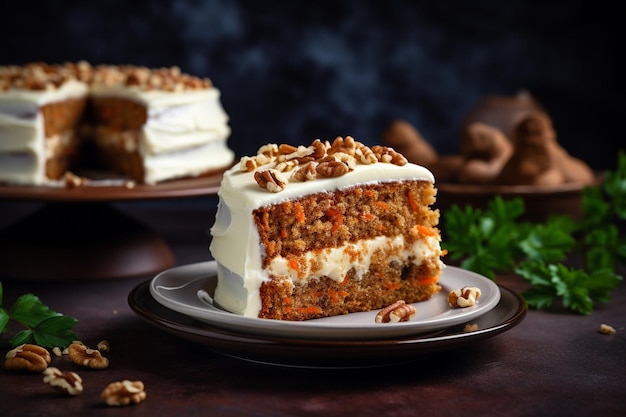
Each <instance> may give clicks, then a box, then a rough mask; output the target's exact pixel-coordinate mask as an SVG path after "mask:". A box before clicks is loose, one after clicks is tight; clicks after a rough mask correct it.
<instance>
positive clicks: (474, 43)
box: [0, 0, 626, 169]
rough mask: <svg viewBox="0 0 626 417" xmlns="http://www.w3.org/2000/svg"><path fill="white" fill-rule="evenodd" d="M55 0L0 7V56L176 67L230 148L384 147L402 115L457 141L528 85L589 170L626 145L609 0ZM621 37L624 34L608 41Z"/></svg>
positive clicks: (618, 46) (435, 136) (450, 147)
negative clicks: (496, 101)
mask: <svg viewBox="0 0 626 417" xmlns="http://www.w3.org/2000/svg"><path fill="white" fill-rule="evenodd" d="M601 3H602V2H593V3H591V2H587V3H583V2H569V1H563V0H549V1H543V2H535V1H530V2H529V1H520V0H516V1H507V2H504V1H481V2H473V1H472V2H470V1H428V2H416V1H370V2H367V1H356V0H355V1H349V0H346V1H333V2H325V1H311V2H300V1H227V0H215V1H209V0H206V1H201V0H195V1H194V0H178V1H177V0H162V1H157V0H149V1H146V0H136V1H126V0H115V1H99V2H89V1H80V0H57V1H44V2H27V1H26V2H22V1H17V0H14V1H10V0H8V1H7V0H2V1H1V2H0V4H1V6H0V13H1V16H0V37H1V38H2V39H3V41H2V42H1V43H0V63H1V64H22V63H25V62H29V61H47V62H63V61H75V60H80V59H85V60H88V61H90V62H92V63H94V64H99V63H110V64H122V63H126V64H137V65H147V66H171V65H177V66H180V67H181V69H182V70H183V71H185V72H189V73H192V74H195V75H200V76H206V77H209V78H211V79H212V80H213V82H214V84H215V85H216V86H217V87H218V88H220V90H221V91H222V101H223V104H224V107H225V108H226V111H227V112H228V113H229V115H230V117H231V125H232V129H233V133H232V136H231V139H230V142H229V143H230V146H231V147H232V148H233V149H235V151H236V152H237V153H238V154H239V155H241V154H244V153H246V154H247V153H254V152H256V150H257V148H258V147H259V146H260V145H261V144H264V143H267V142H278V143H280V142H290V143H294V144H308V143H310V142H311V141H312V140H313V139H315V138H317V137H320V138H323V139H332V138H334V137H335V136H336V135H342V136H343V135H353V136H354V137H355V138H356V139H357V140H361V141H363V142H365V143H367V144H373V143H377V142H380V134H381V132H382V130H383V129H384V128H385V127H386V126H387V125H388V124H389V122H390V121H391V120H393V119H396V118H404V119H406V120H408V121H410V122H411V123H413V124H414V125H415V126H416V127H417V128H418V129H419V130H420V131H421V133H422V134H423V135H424V136H425V137H426V138H427V139H428V140H429V141H430V142H431V143H432V144H433V145H434V146H435V148H436V149H437V150H438V151H439V152H440V153H455V152H456V151H457V150H458V147H457V146H458V131H459V127H460V121H461V119H462V117H463V116H464V115H465V114H466V113H467V112H468V110H469V109H471V108H472V106H473V105H474V104H475V103H476V102H477V101H478V100H479V99H480V98H482V97H484V96H486V95H491V94H514V93H515V92H516V91H518V90H520V89H526V90H528V91H529V92H530V93H531V94H533V95H534V96H535V97H536V98H537V99H538V100H539V101H540V102H541V103H542V104H543V105H544V107H545V108H546V109H547V110H548V112H549V113H550V115H551V116H552V118H553V121H554V124H555V128H556V130H557V133H558V134H559V137H558V139H559V141H560V143H561V144H562V145H563V146H564V147H565V148H566V149H567V150H569V151H570V153H572V154H573V155H575V156H578V157H580V158H582V159H584V160H585V161H587V162H588V163H589V164H590V165H591V166H592V167H593V168H595V169H607V168H612V167H613V166H614V165H615V162H616V153H617V150H618V149H621V148H626V141H625V140H624V135H623V134H622V133H621V131H622V129H621V122H622V120H621V119H622V118H623V115H624V114H625V112H624V110H625V108H624V107H625V106H624V98H623V97H622V96H621V95H622V94H621V93H622V88H621V87H622V85H623V83H622V81H621V77H620V78H618V66H617V60H618V59H620V54H623V52H624V51H623V43H621V40H620V37H621V35H622V33H623V30H622V29H621V27H620V26H622V24H623V22H622V20H623V19H622V18H621V17H619V16H623V15H621V14H620V13H618V12H617V10H616V7H617V2H612V3H609V5H608V6H607V5H603V4H601ZM618 42H620V43H618Z"/></svg>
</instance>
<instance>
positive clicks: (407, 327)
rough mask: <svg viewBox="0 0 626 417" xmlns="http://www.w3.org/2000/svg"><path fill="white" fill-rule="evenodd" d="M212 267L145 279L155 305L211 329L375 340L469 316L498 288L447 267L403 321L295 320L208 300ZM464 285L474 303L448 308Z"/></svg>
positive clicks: (491, 300)
mask: <svg viewBox="0 0 626 417" xmlns="http://www.w3.org/2000/svg"><path fill="white" fill-rule="evenodd" d="M216 271H217V264H216V262H215V261H210V262H201V263H195V264H190V265H185V266H179V267H175V268H171V269H168V270H166V271H163V272H161V273H160V274H158V275H157V276H155V277H154V278H153V279H152V280H151V281H150V286H149V289H150V294H151V295H152V297H153V298H154V299H155V300H156V301H157V302H158V303H159V304H161V305H163V306H165V307H167V308H169V309H171V310H174V311H176V312H178V313H181V314H184V315H187V316H189V317H192V318H194V319H196V320H199V321H202V322H205V323H209V324H211V325H212V326H214V327H217V328H221V329H225V330H230V331H236V332H238V333H244V334H253V335H259V336H271V337H287V338H292V339H294V338H295V339H317V340H320V339H323V340H381V339H389V338H399V337H408V336H411V335H417V334H424V333H428V332H435V331H438V330H443V329H446V328H448V327H451V326H454V325H457V324H462V323H465V322H468V321H470V320H473V319H475V318H477V317H479V316H481V315H483V314H485V313H487V312H489V311H490V310H491V309H493V308H494V307H495V306H496V305H497V304H498V302H499V301H500V288H499V287H498V286H497V285H496V284H495V283H494V282H493V281H492V280H490V279H488V278H485V277H483V276H481V275H478V274H476V273H474V272H470V271H466V270H463V269H460V268H456V267H451V266H447V267H446V268H445V269H444V272H443V274H442V275H441V277H440V279H439V284H440V285H441V287H442V290H441V291H440V292H439V293H438V294H436V295H434V296H433V297H432V298H431V299H430V300H428V301H423V302H420V303H415V304H413V306H415V308H416V310H417V313H416V315H415V317H413V318H412V319H411V320H410V321H407V322H401V323H376V322H375V321H374V317H375V316H376V313H377V311H369V312H363V313H351V314H346V315H342V316H335V317H327V318H322V319H314V320H307V321H299V322H293V321H282V320H270V319H260V318H255V317H244V316H241V315H237V314H233V313H230V312H228V311H225V310H223V309H221V308H219V307H217V306H216V305H215V304H214V303H213V299H212V296H213V292H214V290H215V286H216V285H217V272H216ZM466 286H471V287H478V288H479V289H480V291H481V296H480V298H479V300H478V302H477V303H476V304H475V305H473V306H471V307H466V308H451V307H450V306H449V305H448V293H449V292H450V291H452V290H454V289H458V288H462V287H466Z"/></svg>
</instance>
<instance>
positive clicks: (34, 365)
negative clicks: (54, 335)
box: [4, 343, 52, 372]
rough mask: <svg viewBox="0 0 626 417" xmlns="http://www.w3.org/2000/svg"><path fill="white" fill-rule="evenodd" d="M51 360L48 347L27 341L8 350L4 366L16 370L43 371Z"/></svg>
mask: <svg viewBox="0 0 626 417" xmlns="http://www.w3.org/2000/svg"><path fill="white" fill-rule="evenodd" d="M51 360H52V358H51V357H50V352H48V350H47V349H46V348H44V347H42V346H38V345H33V344H30V343H26V344H23V345H19V346H17V347H16V348H14V349H11V350H10V351H8V352H7V354H6V361H5V362H4V367H5V368H6V369H7V370H9V371H16V372H21V371H24V372H43V371H45V370H46V368H47V367H48V364H49V363H50V361H51Z"/></svg>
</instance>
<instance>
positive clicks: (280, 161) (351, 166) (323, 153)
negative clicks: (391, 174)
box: [239, 136, 408, 192]
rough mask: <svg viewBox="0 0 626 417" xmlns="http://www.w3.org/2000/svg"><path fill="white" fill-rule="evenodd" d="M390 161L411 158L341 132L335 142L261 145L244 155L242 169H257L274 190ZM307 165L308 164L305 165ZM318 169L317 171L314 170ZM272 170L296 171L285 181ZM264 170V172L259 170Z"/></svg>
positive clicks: (257, 175) (257, 177) (400, 162)
mask: <svg viewBox="0 0 626 417" xmlns="http://www.w3.org/2000/svg"><path fill="white" fill-rule="evenodd" d="M378 162H380V163H390V164H394V165H398V166H403V165H406V164H407V163H408V161H407V159H406V158H405V157H404V156H403V155H402V154H400V153H398V152H396V151H395V150H394V149H393V148H390V147H387V146H379V145H376V146H373V147H372V148H369V147H367V146H366V145H364V144H363V143H361V142H358V141H356V140H354V138H353V137H352V136H346V137H345V138H343V137H341V136H337V137H336V138H335V140H334V141H333V142H332V144H331V143H329V142H328V141H324V142H322V141H321V140H320V139H315V140H314V141H313V142H312V143H311V145H309V146H297V147H296V146H293V145H288V144H281V145H277V144H274V143H270V144H267V145H264V146H262V147H260V148H259V150H258V151H257V154H256V156H252V157H247V156H244V157H243V158H241V160H240V162H239V170H240V171H242V172H254V178H255V180H256V181H257V183H258V184H259V186H261V188H265V189H267V190H268V191H271V192H280V191H282V190H283V189H284V188H285V187H286V186H287V183H288V182H289V179H291V180H294V181H300V182H302V181H311V180H314V179H318V178H336V177H339V176H342V175H345V174H347V173H348V172H351V171H353V170H355V169H356V168H357V165H358V164H362V165H371V164H376V163H378ZM270 163H273V164H274V165H273V169H270V170H264V171H257V169H258V168H259V167H261V166H263V165H267V164H270ZM304 167H306V168H304ZM313 169H315V171H313ZM271 171H276V172H283V173H285V172H292V174H291V175H290V176H289V177H288V178H286V179H284V180H283V179H281V182H280V183H279V182H277V181H275V178H272V174H271ZM259 172H261V173H259Z"/></svg>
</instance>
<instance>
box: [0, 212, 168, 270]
mask: <svg viewBox="0 0 626 417" xmlns="http://www.w3.org/2000/svg"><path fill="white" fill-rule="evenodd" d="M173 265H174V256H173V254H172V252H171V251H170V249H169V247H168V246H167V245H166V243H165V242H164V241H163V239H162V238H161V237H160V236H158V234H157V233H156V232H154V231H153V230H151V229H150V228H149V227H147V226H146V225H144V224H143V223H141V222H139V221H137V220H135V219H133V218H131V217H129V216H127V215H125V214H123V213H121V212H120V211H118V210H117V209H115V208H114V207H112V206H111V205H109V204H108V203H105V202H97V203H75V202H73V203H63V202H56V203H47V204H44V205H43V206H42V207H41V208H40V209H39V210H37V211H35V212H34V213H33V214H31V215H30V216H28V217H26V218H24V219H22V220H20V221H18V222H17V223H15V224H12V225H10V226H9V227H7V228H6V229H5V230H3V231H1V232H0V273H1V274H2V276H3V277H6V278H19V279H34V280H93V279H110V278H122V277H129V276H137V275H144V274H153V273H155V272H159V271H162V270H164V269H167V268H170V267H172V266H173Z"/></svg>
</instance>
